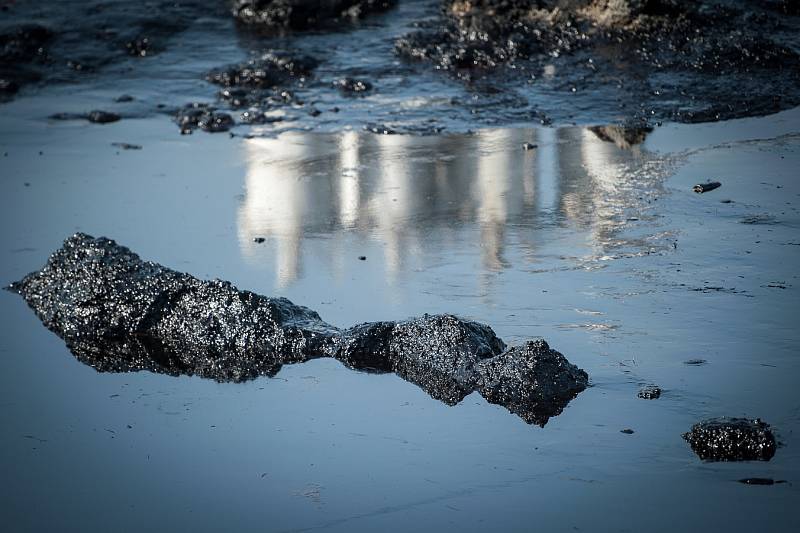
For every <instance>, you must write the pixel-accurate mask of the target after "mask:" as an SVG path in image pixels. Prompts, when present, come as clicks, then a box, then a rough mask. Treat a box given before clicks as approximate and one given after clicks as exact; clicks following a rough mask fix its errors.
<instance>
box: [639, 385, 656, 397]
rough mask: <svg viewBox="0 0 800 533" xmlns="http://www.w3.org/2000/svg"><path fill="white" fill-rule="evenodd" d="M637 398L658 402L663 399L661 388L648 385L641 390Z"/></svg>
mask: <svg viewBox="0 0 800 533" xmlns="http://www.w3.org/2000/svg"><path fill="white" fill-rule="evenodd" d="M637 396H638V397H639V398H641V399H643V400H657V399H659V398H660V397H661V387H657V386H655V385H647V386H646V387H642V388H641V389H639V393H638V394H637Z"/></svg>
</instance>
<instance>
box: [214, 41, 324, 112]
mask: <svg viewBox="0 0 800 533" xmlns="http://www.w3.org/2000/svg"><path fill="white" fill-rule="evenodd" d="M318 64H319V62H318V61H317V60H316V59H315V58H313V57H310V56H302V55H301V56H292V55H288V54H283V53H278V52H274V51H270V52H266V53H264V54H262V55H261V56H259V57H258V58H254V59H251V60H249V61H247V62H244V63H240V64H237V65H229V66H226V67H222V68H219V69H216V70H213V71H211V72H209V73H208V74H207V75H206V80H208V81H209V82H211V83H213V84H215V85H219V86H221V87H222V89H221V90H220V91H219V93H218V94H217V96H218V97H219V99H220V100H221V101H223V102H225V103H226V104H227V105H228V106H230V107H231V108H233V109H246V111H244V113H243V114H242V116H241V118H242V122H243V123H245V124H266V123H269V122H274V119H270V117H268V116H266V115H265V114H264V113H265V112H268V111H270V110H272V109H277V108H282V107H285V106H287V105H289V104H295V105H300V104H301V102H300V101H299V100H298V99H297V98H296V97H295V95H294V91H295V90H296V89H299V88H303V87H304V86H305V84H306V82H307V81H308V79H309V78H310V77H311V76H312V75H313V72H314V69H316V68H317V65H318Z"/></svg>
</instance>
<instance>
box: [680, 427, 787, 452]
mask: <svg viewBox="0 0 800 533" xmlns="http://www.w3.org/2000/svg"><path fill="white" fill-rule="evenodd" d="M683 438H684V439H685V440H686V441H687V442H688V443H689V445H690V446H691V447H692V450H693V451H694V452H695V453H696V454H697V456H698V457H700V459H703V460H704V461H769V460H770V459H772V457H773V456H774V455H775V449H776V448H777V444H776V442H775V437H774V435H773V434H772V431H770V427H769V424H767V423H765V422H762V421H761V420H759V419H753V420H750V419H747V418H717V419H711V420H706V421H704V422H701V423H699V424H695V425H694V426H692V429H691V431H689V432H688V433H685V434H684V435H683Z"/></svg>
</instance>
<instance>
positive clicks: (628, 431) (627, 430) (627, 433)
mask: <svg viewBox="0 0 800 533" xmlns="http://www.w3.org/2000/svg"><path fill="white" fill-rule="evenodd" d="M619 432H620V433H625V434H626V435H633V433H634V432H633V430H632V429H630V428H627V429H621V430H619Z"/></svg>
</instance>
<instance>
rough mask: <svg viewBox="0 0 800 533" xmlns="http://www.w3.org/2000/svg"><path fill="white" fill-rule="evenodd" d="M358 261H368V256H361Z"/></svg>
mask: <svg viewBox="0 0 800 533" xmlns="http://www.w3.org/2000/svg"><path fill="white" fill-rule="evenodd" d="M358 259H359V261H366V260H367V256H366V255H359V256H358Z"/></svg>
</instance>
